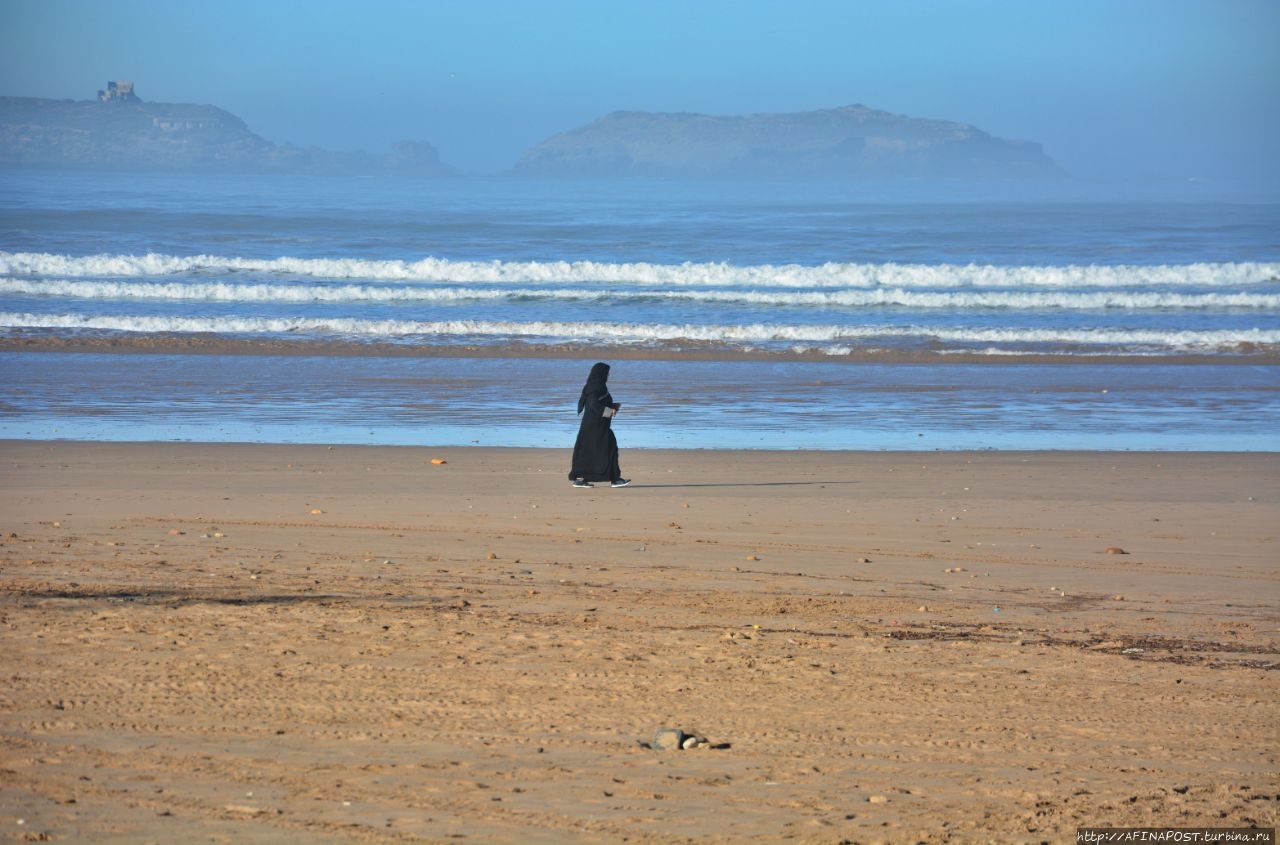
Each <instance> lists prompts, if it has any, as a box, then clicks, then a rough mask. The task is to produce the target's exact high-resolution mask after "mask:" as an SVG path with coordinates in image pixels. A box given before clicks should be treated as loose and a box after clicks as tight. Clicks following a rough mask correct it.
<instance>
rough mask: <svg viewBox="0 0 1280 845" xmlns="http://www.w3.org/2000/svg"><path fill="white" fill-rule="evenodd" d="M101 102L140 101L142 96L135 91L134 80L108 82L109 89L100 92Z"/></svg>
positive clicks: (99, 99) (99, 98) (99, 100)
mask: <svg viewBox="0 0 1280 845" xmlns="http://www.w3.org/2000/svg"><path fill="white" fill-rule="evenodd" d="M98 102H100V103H139V102H142V98H141V97H139V96H138V95H137V94H135V93H133V83H132V82H108V83H107V90H105V91H99V92H98Z"/></svg>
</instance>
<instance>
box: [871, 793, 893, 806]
mask: <svg viewBox="0 0 1280 845" xmlns="http://www.w3.org/2000/svg"><path fill="white" fill-rule="evenodd" d="M867 802H868V803H870V804H888V803H889V798H888V797H887V796H885V795H868V796H867Z"/></svg>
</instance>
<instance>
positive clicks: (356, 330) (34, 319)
mask: <svg viewBox="0 0 1280 845" xmlns="http://www.w3.org/2000/svg"><path fill="white" fill-rule="evenodd" d="M0 324H2V325H4V326H7V327H9V328H20V329H64V330H97V331H120V332H143V333H150V334H160V333H211V334H221V335H256V336H266V337H289V336H294V337H297V336H303V337H307V338H310V339H317V338H324V337H334V338H344V339H361V340H381V341H393V342H394V341H414V342H423V343H431V342H433V340H436V341H438V342H450V341H457V340H459V339H465V338H469V339H473V340H476V341H477V342H486V341H488V342H494V341H501V340H508V339H514V340H520V341H529V342H533V341H536V342H541V343H551V344H555V343H595V344H599V343H609V344H658V345H661V344H672V343H680V342H693V343H709V344H725V345H731V346H742V345H751V344H783V343H815V344H848V343H874V342H876V341H897V342H902V341H904V340H908V341H915V342H919V343H930V342H940V343H944V344H959V345H963V346H981V345H983V344H994V345H1002V346H1051V347H1096V348H1097V349H1098V350H1099V351H1104V352H1124V351H1141V350H1147V351H1153V352H1177V351H1209V350H1221V349H1227V348H1234V347H1239V346H1244V345H1251V346H1276V345H1280V330H1277V331H1269V330H1262V329H1245V330H1239V331H1230V330H1215V331H1176V332H1163V331H1143V330H1135V331H1124V330H1114V329H1031V328H1025V329H1020V328H998V329H997V328H948V327H932V326H930V327H922V326H888V325H885V326H868V325H858V326H846V325H811V326H809V325H806V326H796V325H771V324H765V323H756V324H751V325H677V324H636V323H622V322H585V321H584V322H555V321H531V322H517V321H485V320H438V321H416V320H361V319H354V318H351V319H329V320H326V319H313V318H252V317H173V316H134V315H104V316H88V315H74V314H25V313H0ZM828 348H829V349H835V348H837V347H828ZM840 348H843V347H840Z"/></svg>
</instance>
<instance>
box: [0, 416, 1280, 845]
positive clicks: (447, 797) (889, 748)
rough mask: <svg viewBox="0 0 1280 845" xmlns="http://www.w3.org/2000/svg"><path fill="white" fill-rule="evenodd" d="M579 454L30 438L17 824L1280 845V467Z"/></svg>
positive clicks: (17, 452) (7, 460)
mask: <svg viewBox="0 0 1280 845" xmlns="http://www.w3.org/2000/svg"><path fill="white" fill-rule="evenodd" d="M570 451H571V450H569V449H567V448H565V449H529V448H504V447H461V448H457V447H429V446H344V445H331V446H324V445H267V444H238V443H84V442H66V441H12V440H7V441H0V467H3V470H2V471H0V514H3V515H4V523H3V524H2V525H0V529H2V533H0V616H2V617H3V619H4V620H5V623H6V631H5V649H4V650H3V652H2V653H0V670H3V671H4V673H5V676H6V678H8V679H9V680H8V684H7V689H6V690H5V692H4V695H3V705H4V706H3V707H0V749H3V753H4V755H5V757H6V767H7V769H8V770H9V772H10V776H9V777H7V778H0V796H3V799H2V800H0V806H2V807H3V809H0V824H8V825H10V829H14V828H13V827H12V825H14V824H16V820H17V819H19V818H21V819H22V820H23V826H22V829H23V830H24V831H25V832H27V833H30V834H32V835H37V836H38V835H42V834H43V835H46V836H48V837H49V838H52V839H68V840H76V841H103V842H117V841H119V842H123V841H143V840H153V841H172V840H174V839H177V838H184V837H186V838H190V837H191V836H197V835H198V836H205V837H214V838H226V839H228V840H235V841H255V842H280V843H284V842H289V841H297V840H298V839H306V840H307V841H316V842H331V843H348V842H350V843H356V842H364V843H369V842H385V843H393V842H402V841H407V840H414V841H419V840H422V841H446V840H448V839H450V838H451V837H455V836H464V835H465V837H466V838H468V839H471V840H479V841H485V842H495V843H499V842H511V843H515V842H545V843H548V845H549V843H551V842H562V843H577V844H578V845H583V843H596V842H620V841H623V840H624V839H625V840H628V841H631V842H636V843H642V845H668V843H670V844H671V845H674V843H689V842H708V843H709V842H735V843H752V845H765V843H773V842H777V841H781V840H782V839H786V838H794V839H796V840H797V841H805V842H815V843H817V842H834V841H841V840H851V841H867V842H872V841H879V842H899V841H908V840H910V841H923V842H947V843H951V842H954V843H959V842H972V841H989V840H994V841H1035V842H1041V841H1049V842H1054V843H1059V842H1061V843H1067V842H1073V841H1074V840H1075V830H1076V827H1078V826H1086V825H1098V826H1104V825H1105V826H1166V825H1176V826H1179V827H1199V826H1204V827H1249V826H1260V827H1274V826H1275V825H1276V821H1277V806H1276V802H1275V801H1274V800H1271V797H1270V796H1272V793H1273V792H1274V775H1275V771H1276V768H1277V763H1278V760H1280V749H1278V748H1277V746H1276V743H1275V735H1274V725H1275V724H1276V723H1277V721H1278V720H1280V703H1278V702H1280V695H1277V693H1278V692H1280V673H1278V672H1277V669H1280V571H1278V570H1277V568H1276V565H1275V561H1276V559H1277V558H1276V552H1277V546H1278V545H1280V531H1278V529H1277V526H1280V454H1274V453H1273V454H1261V455H1259V454H1253V453H1244V454H1241V453H1208V452H1206V453H1190V452H1184V453H1164V452H1159V453H1152V452H1123V453H1109V452H988V451H982V452H936V453H916V452H853V451H841V452H801V451H759V452H755V451H704V450H691V451H684V450H667V449H654V450H641V449H624V451H623V467H624V470H625V471H626V473H627V475H628V476H629V477H631V478H633V479H634V483H633V484H632V486H630V487H628V488H626V489H624V490H613V489H609V488H608V487H607V486H606V487H596V488H593V489H590V490H574V489H572V488H570V487H569V485H568V481H567V478H566V472H567V469H568V462H569V454H570ZM433 461H442V463H434V462H433ZM662 727H673V728H679V729H681V730H682V731H684V732H685V733H688V734H692V735H693V736H695V737H703V738H705V739H706V740H707V743H706V745H704V746H701V747H698V748H693V749H690V750H684V751H659V750H656V749H655V748H654V747H653V745H654V742H655V739H656V738H657V737H656V734H657V732H658V730H659V729H660V728H662Z"/></svg>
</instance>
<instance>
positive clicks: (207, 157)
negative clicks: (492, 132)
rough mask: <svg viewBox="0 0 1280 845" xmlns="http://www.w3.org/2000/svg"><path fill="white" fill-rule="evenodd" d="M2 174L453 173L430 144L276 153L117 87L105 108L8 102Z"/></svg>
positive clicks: (102, 99) (203, 115) (189, 111)
mask: <svg viewBox="0 0 1280 845" xmlns="http://www.w3.org/2000/svg"><path fill="white" fill-rule="evenodd" d="M0 166H5V167H54V168H71V169H93V170H170V171H202V172H223V173H312V174H342V173H361V174H363V173H396V174H405V175H414V176H447V175H450V174H452V172H453V171H452V169H451V168H449V167H448V166H446V165H444V164H442V163H441V161H440V156H439V154H438V153H437V151H436V149H435V147H433V146H432V145H431V144H428V143H425V142H420V141H419V142H415V141H402V142H400V143H398V144H395V145H394V146H393V147H392V148H391V152H390V153H385V154H374V153H365V152H350V153H348V152H332V151H329V150H322V149H317V148H306V149H304V148H301V147H296V146H293V145H291V144H284V145H277V144H274V143H272V142H270V141H268V140H266V139H264V138H262V137H260V136H258V135H255V134H254V133H253V132H252V131H250V130H249V127H248V126H246V125H245V122H244V121H243V120H241V119H240V118H238V117H236V116H235V115H233V114H231V113H230V112H227V111H224V110H223V109H220V108H217V107H216V106H208V105H193V104H189V103H151V102H146V101H143V100H142V99H140V98H139V97H138V95H137V94H136V93H135V92H134V90H133V85H132V83H128V82H109V83H108V84H107V88H106V90H104V91H99V92H98V98H97V99H96V100H47V99H39V98H34V97H0Z"/></svg>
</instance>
